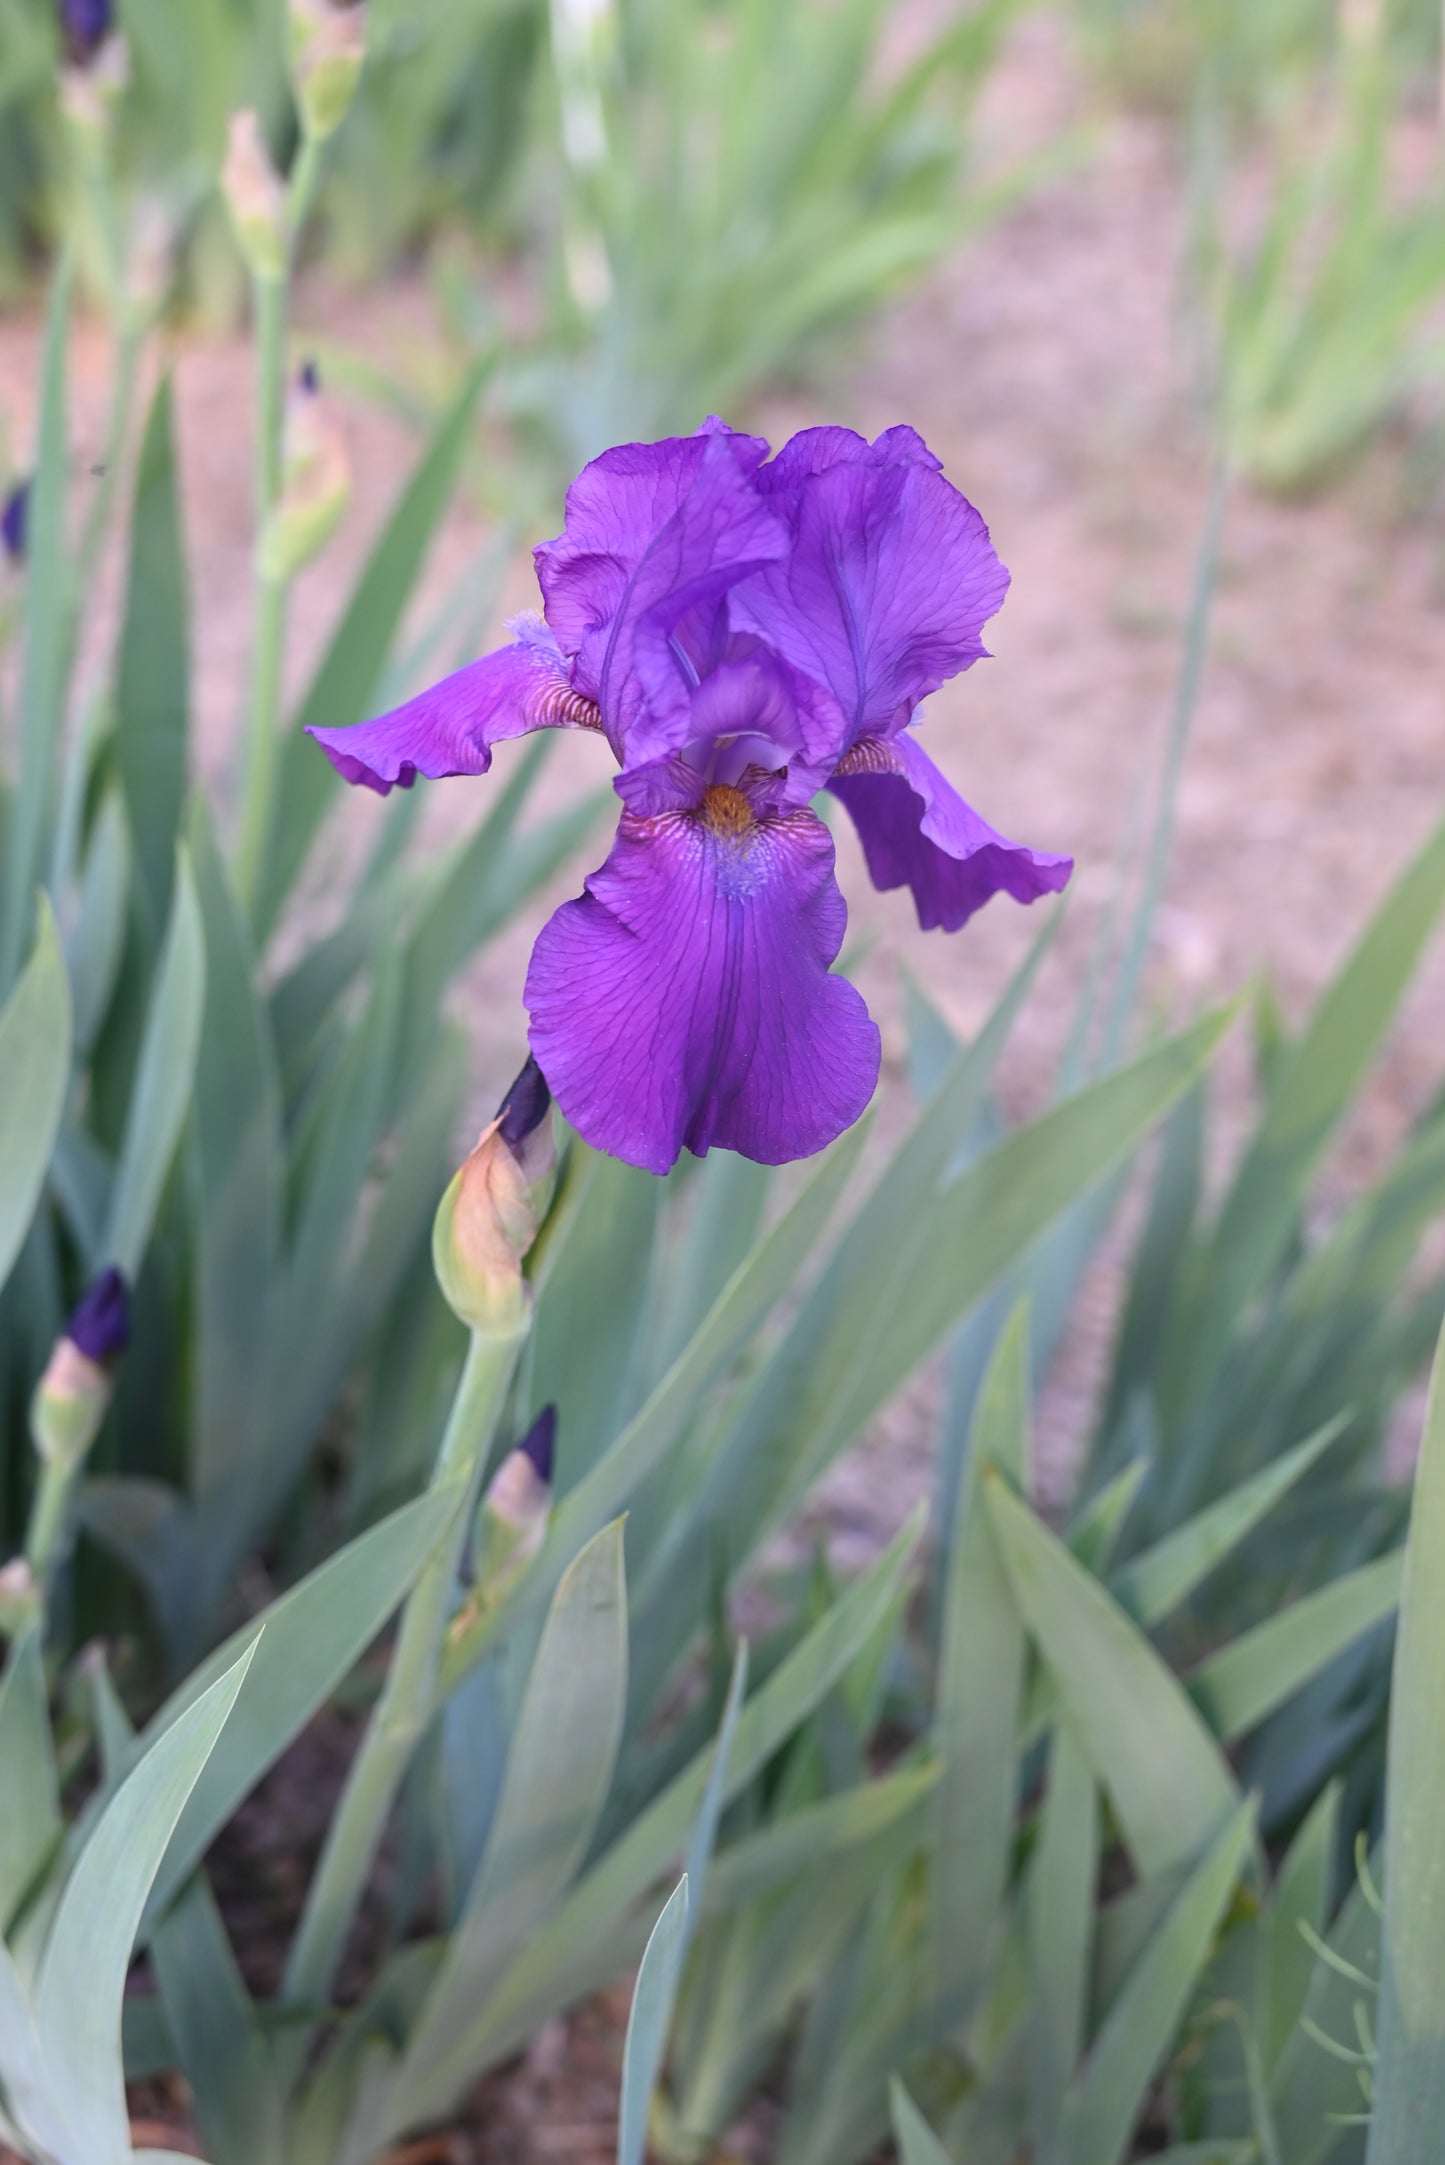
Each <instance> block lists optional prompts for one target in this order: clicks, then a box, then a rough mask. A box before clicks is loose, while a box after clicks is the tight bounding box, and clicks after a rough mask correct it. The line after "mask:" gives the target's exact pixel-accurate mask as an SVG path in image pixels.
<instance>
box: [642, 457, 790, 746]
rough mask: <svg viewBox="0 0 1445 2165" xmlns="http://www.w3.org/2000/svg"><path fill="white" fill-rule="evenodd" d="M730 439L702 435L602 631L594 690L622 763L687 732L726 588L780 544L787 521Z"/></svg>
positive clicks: (713, 662) (712, 652)
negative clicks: (682, 490) (688, 471)
mask: <svg viewBox="0 0 1445 2165" xmlns="http://www.w3.org/2000/svg"><path fill="white" fill-rule="evenodd" d="M735 441H736V439H734V438H733V437H731V436H729V435H722V434H714V435H710V436H708V437H706V438H705V439H704V441H703V451H702V457H701V459H700V460H699V461H698V467H697V473H696V476H695V478H694V480H693V482H692V485H691V487H690V488H689V489H688V490H687V492H686V494H685V495H684V496H683V497H682V500H681V502H680V503H679V504H678V507H677V509H676V511H674V512H673V514H672V517H671V518H670V519H669V520H668V521H667V523H666V525H665V526H663V527H662V528H661V530H660V531H659V533H658V534H657V536H656V538H655V539H654V540H653V542H652V543H651V545H650V546H649V548H648V549H647V551H646V553H645V555H644V556H643V557H642V558H641V560H640V561H639V563H638V564H637V567H636V569H635V570H634V571H633V573H632V576H631V578H630V579H629V580H628V582H627V589H626V592H625V594H624V596H623V599H622V602H621V605H620V607H619V608H618V611H617V615H616V617H615V619H614V621H613V623H612V627H611V630H610V632H609V634H608V639H607V651H606V656H605V659H604V661H603V664H602V674H601V691H600V698H601V705H602V712H603V714H604V716H605V718H606V723H607V734H608V736H609V737H610V739H611V741H612V744H613V747H614V749H615V750H616V752H617V755H618V758H619V760H621V761H623V762H624V763H625V764H628V765H631V764H632V763H633V762H635V761H637V760H640V759H642V760H645V759H656V758H659V757H661V756H663V755H664V754H666V753H668V752H674V751H680V750H681V749H682V747H683V745H684V744H685V743H686V742H687V740H688V738H689V737H690V736H692V735H693V734H694V729H693V724H692V718H691V717H692V700H693V693H694V691H695V690H696V688H697V685H698V682H699V679H701V678H705V677H706V676H707V675H708V673H709V672H710V671H711V670H713V669H715V668H716V667H717V666H718V665H719V664H721V663H722V662H723V661H724V659H725V658H726V654H727V650H728V644H729V640H728V623H727V611H726V601H727V596H728V594H729V592H730V590H731V589H732V588H733V587H735V586H737V585H738V584H739V582H740V581H742V580H744V579H747V578H749V577H751V576H752V575H753V574H754V573H756V572H758V571H760V570H762V569H763V568H764V567H765V566H766V565H768V564H769V563H770V562H772V561H773V560H774V559H776V558H778V557H780V556H782V555H783V554H784V552H785V551H786V549H787V546H788V534H787V528H786V527H785V526H784V525H783V523H782V521H781V520H780V519H778V518H776V517H774V515H773V513H772V512H771V511H769V509H768V507H767V506H766V504H764V503H763V501H762V499H761V498H760V497H759V495H758V493H757V491H756V489H754V487H753V485H752V481H751V478H750V476H749V474H748V472H747V471H746V469H745V467H744V466H743V465H741V464H740V463H739V461H738V458H737V455H736V452H735V449H734V444H735Z"/></svg>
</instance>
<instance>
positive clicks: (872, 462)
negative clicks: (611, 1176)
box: [313, 421, 1071, 1173]
mask: <svg viewBox="0 0 1445 2165" xmlns="http://www.w3.org/2000/svg"><path fill="white" fill-rule="evenodd" d="M534 554H535V559H536V565H537V576H538V580H539V583H540V585H541V589H542V598H543V603H544V608H545V616H544V617H542V618H532V617H528V618H523V619H520V620H519V621H517V622H516V623H514V624H513V625H511V626H510V627H509V628H510V630H511V631H512V633H513V640H512V644H511V645H509V646H505V647H502V648H501V649H500V650H499V651H498V652H496V653H494V654H488V655H485V656H483V658H482V659H481V660H480V661H477V662H473V663H472V664H471V665H470V667H468V668H465V669H462V670H460V671H459V672H458V673H457V674H456V675H455V676H452V677H448V678H447V679H446V680H445V682H443V683H441V684H438V685H436V686H434V687H433V688H432V689H431V690H430V691H427V692H423V693H422V694H421V696H420V697H419V698H416V699H413V700H410V701H409V702H408V703H407V704H406V705H405V706H402V707H399V708H397V709H396V710H395V712H393V713H391V714H387V715H384V716H382V717H381V719H380V720H378V721H373V722H365V723H361V724H359V725H358V726H356V727H354V728H350V729H318V730H315V731H314V732H313V734H314V735H315V736H316V737H317V738H318V739H319V741H320V743H321V744H322V745H323V747H324V748H325V750H326V752H327V754H328V756H329V757H330V759H331V761H332V763H333V765H334V766H335V767H336V769H337V771H338V772H339V773H340V774H341V775H342V776H343V777H344V778H345V779H346V780H347V781H349V782H363V783H365V784H367V785H368V786H369V787H370V788H372V789H375V790H379V791H381V792H382V793H383V794H384V793H385V792H386V791H387V790H389V789H391V788H392V787H393V786H400V787H402V788H408V787H409V786H410V785H411V783H412V782H414V781H415V779H416V777H417V775H419V774H422V775H428V776H433V777H435V776H442V775H453V774H485V773H486V771H487V769H488V768H489V767H490V765H491V762H492V748H493V746H494V745H496V744H499V743H501V742H502V741H503V740H504V739H507V738H511V737H520V736H523V735H525V734H527V733H528V732H529V731H531V730H534V729H588V730H595V731H598V732H600V733H601V734H602V735H604V736H605V737H606V739H607V741H608V743H609V745H610V746H611V748H612V752H613V755H614V757H615V758H616V761H617V764H618V767H619V768H620V770H621V771H620V773H619V774H618V776H617V780H616V783H615V785H614V786H615V788H616V791H617V794H618V796H619V797H620V798H621V800H622V816H621V820H620V822H619V825H618V829H617V835H616V839H615V841H614V843H613V847H612V853H611V855H610V856H609V857H608V859H607V861H606V863H605V864H604V865H603V866H602V867H601V869H600V870H599V871H596V872H594V873H592V875H591V876H590V877H589V878H588V879H587V880H586V882H585V883H584V891H583V893H582V894H581V895H580V896H579V897H578V898H577V900H576V901H575V902H568V903H564V904H563V906H562V908H561V909H559V910H558V911H557V913H556V915H555V916H554V917H553V918H552V920H551V922H550V923H549V924H548V925H547V926H546V927H545V928H544V930H543V932H542V934H541V937H540V938H539V939H538V941H537V945H536V947H535V949H534V951H533V955H532V961H531V967H530V969H529V971H528V973H527V983H526V995H525V996H526V1002H527V1008H528V1011H529V1014H530V1017H531V1032H530V1035H531V1044H532V1049H533V1051H534V1053H535V1054H536V1057H537V1060H538V1062H539V1063H540V1066H541V1068H542V1072H543V1073H544V1075H545V1076H546V1078H547V1081H548V1083H549V1084H550V1085H551V1088H552V1090H553V1093H554V1094H555V1096H556V1098H557V1101H558V1103H559V1104H560V1106H561V1108H562V1110H563V1112H564V1113H565V1114H566V1115H567V1118H568V1119H569V1120H570V1121H571V1122H572V1124H573V1126H574V1127H576V1128H577V1129H578V1130H579V1131H580V1133H581V1134H582V1135H583V1136H585V1137H586V1139H587V1141H588V1142H590V1143H593V1144H595V1145H596V1146H597V1147H598V1148H599V1149H602V1150H606V1151H610V1152H611V1153H612V1154H613V1155H614V1156H616V1157H620V1158H624V1159H626V1160H628V1161H629V1162H630V1163H631V1164H634V1165H640V1166H645V1167H648V1168H649V1169H650V1170H651V1171H653V1172H658V1173H662V1172H666V1171H667V1170H668V1168H669V1167H670V1166H671V1165H672V1164H673V1163H674V1162H675V1161H676V1159H677V1157H678V1154H679V1152H680V1151H681V1150H682V1149H683V1147H684V1145H685V1146H686V1147H687V1148H689V1149H690V1150H693V1151H695V1152H697V1153H698V1154H699V1155H701V1154H703V1153H704V1152H706V1151H707V1150H708V1149H709V1148H711V1147H712V1146H713V1145H715V1144H716V1145H721V1146H724V1147H726V1148H728V1149H731V1150H737V1151H740V1152H741V1153H742V1154H743V1155H744V1156H746V1157H750V1158H756V1159H759V1160H760V1161H762V1162H763V1163H765V1164H780V1163H782V1162H783V1161H785V1160H787V1159H790V1158H799V1157H806V1156H808V1155H809V1154H810V1153H811V1152H813V1151H815V1150H820V1149H822V1148H823V1146H824V1145H825V1144H827V1143H829V1142H831V1141H832V1140H833V1138H834V1137H835V1136H836V1135H838V1134H840V1133H841V1132H842V1130H843V1129H844V1128H846V1127H848V1126H849V1125H850V1124H851V1122H853V1121H854V1120H856V1119H857V1117H858V1115H859V1114H860V1113H861V1112H862V1110H863V1108H864V1106H865V1105H866V1104H867V1103H868V1100H869V1098H870V1097H871V1096H872V1093H873V1088H874V1085H875V1083H876V1081H877V1077H878V1061H879V1037H878V1030H877V1026H876V1025H875V1024H874V1023H873V1022H872V1021H871V1020H870V1019H869V1015H868V1011H867V1009H866V1007H865V1006H864V1003H863V999H862V996H861V994H860V993H859V992H858V991H857V990H856V989H855V987H854V986H852V985H851V984H849V983H848V982H847V980H846V979H844V978H842V977H838V976H836V975H834V974H832V971H831V968H830V965H831V964H832V963H833V961H834V960H835V958H836V957H837V954H838V950H839V947H840V946H841V944H842V940H843V933H844V928H845V926H846V923H847V909H846V906H845V904H844V901H843V897H842V895H841V894H840V893H839V890H838V886H837V882H836V880H835V879H834V876H833V843H832V838H831V836H830V835H829V832H828V829H827V827H826V826H825V825H824V823H823V822H822V820H820V819H819V818H818V817H817V815H816V813H814V812H813V811H811V810H810V809H809V806H810V804H811V801H812V799H813V797H814V796H815V795H816V793H817V792H818V791H819V790H820V789H828V790H831V791H832V793H833V794H834V795H835V796H836V797H838V798H839V799H841V801H842V803H843V804H844V805H845V806H846V807H847V809H848V811H849V813H850V814H851V816H852V818H853V821H854V823H855V825H856V827H857V829H858V833H859V836H860V838H861V841H862V844H863V851H864V855H865V857H866V859H867V863H868V869H869V871H870V872H871V874H872V876H873V880H874V882H875V884H876V885H877V886H879V887H900V886H907V887H910V888H911V889H912V891H913V897H914V901H915V903H916V905H917V909H918V918H919V922H920V924H921V925H923V926H924V927H925V928H929V927H935V926H941V927H942V928H944V929H945V930H947V931H955V930H956V929H957V928H958V927H959V926H960V925H962V924H963V923H964V922H965V920H966V919H967V918H969V917H971V916H972V915H973V913H974V911H975V910H977V909H979V908H980V907H981V906H982V905H983V904H984V903H985V902H986V901H987V900H988V899H989V897H990V895H993V894H996V893H998V892H999V891H1000V890H1003V891H1004V892H1006V893H1008V894H1011V895H1013V896H1014V897H1015V899H1016V900H1018V901H1020V902H1031V901H1033V900H1034V899H1035V898H1036V897H1037V896H1039V895H1042V894H1046V893H1052V892H1056V891H1057V890H1058V889H1060V888H1062V887H1063V886H1064V884H1065V882H1066V881H1067V879H1068V876H1069V872H1070V870H1071V862H1070V860H1069V859H1068V858H1067V857H1058V856H1052V855H1049V854H1047V853H1043V852H1039V851H1036V850H1031V849H1025V848H1023V847H1021V846H1020V845H1019V844H1018V843H1015V842H1009V841H1006V840H1005V838H1004V837H1003V836H1002V835H1001V834H998V833H996V832H995V830H994V829H993V828H992V827H990V826H989V825H988V823H987V822H986V821H985V820H984V819H982V818H981V817H980V816H979V814H978V813H977V812H975V811H974V810H973V809H972V807H971V806H970V805H968V804H966V803H965V802H964V800H963V799H962V797H960V796H959V795H958V794H957V792H956V791H955V790H954V789H953V788H952V786H951V785H950V784H949V783H948V782H947V781H946V780H945V779H944V777H943V775H942V774H941V773H940V772H939V770H938V768H937V767H936V766H935V765H934V764H933V762H932V760H931V759H930V758H929V757H928V754H927V753H926V752H925V751H924V750H923V748H922V746H921V745H920V744H919V742H918V740H917V737H916V736H915V735H914V732H913V727H912V725H913V723H914V722H915V721H916V720H917V718H918V710H919V706H920V703H921V702H922V701H923V700H924V699H925V698H926V697H927V696H928V694H929V693H930V692H933V691H936V690H937V688H938V686H939V685H940V684H942V683H943V682H944V681H945V680H946V679H947V678H949V677H952V676H955V675H957V674H958V672H959V671H960V670H962V669H967V668H968V667H969V665H970V664H971V663H973V662H975V661H977V660H978V658H979V656H980V655H981V654H983V653H984V652H985V648H984V646H983V643H982V639H981V637H980V633H981V632H982V629H983V626H984V625H985V623H986V622H987V621H988V619H989V618H990V617H991V616H992V615H993V613H994V611H995V610H996V609H997V608H998V606H999V604H1000V603H1001V602H1002V600H1003V597H1004V593H1005V591H1006V589H1007V586H1008V573H1007V572H1006V571H1005V570H1004V568H1003V566H1002V564H1000V562H999V560H998V558H997V556H996V555H995V554H994V551H993V548H992V545H991V544H990V542H989V538H988V529H987V527H986V526H985V525H984V522H983V520H982V519H981V518H980V516H979V514H978V512H977V511H975V510H974V508H973V506H972V505H971V504H970V503H968V502H967V500H966V499H965V498H964V497H962V496H961V495H960V494H959V493H958V491H957V490H956V489H955V488H953V487H952V486H951V485H950V483H949V482H947V481H945V480H944V478H943V475H942V473H941V472H940V471H939V461H938V460H937V459H936V458H935V457H934V456H933V454H932V453H931V452H930V451H929V449H928V447H927V445H926V444H925V443H924V442H923V441H922V439H921V438H920V437H919V436H917V435H916V434H915V433H914V431H913V430H912V429H909V428H892V429H889V430H887V431H886V432H885V433H884V434H883V435H881V436H880V437H879V438H878V440H877V441H876V442H875V443H872V444H869V443H867V442H865V441H864V440H863V438H862V437H860V436H856V435H854V434H853V432H852V431H851V430H850V429H843V428H816V429H806V430H804V431H803V433H802V434H801V435H797V436H794V437H793V438H792V439H791V441H790V442H789V443H787V444H786V445H785V446H784V448H783V449H782V450H781V451H780V452H779V453H778V455H777V456H776V458H771V457H770V456H769V448H768V445H767V444H766V443H764V442H763V441H762V440H761V439H760V438H759V437H756V436H744V435H739V434H737V433H735V432H734V431H733V430H732V429H729V428H726V427H725V426H724V425H723V424H722V423H721V422H719V421H709V422H708V423H707V424H706V425H705V426H704V427H703V428H702V429H701V430H699V431H698V433H697V434H696V435H695V436H686V437H676V438H672V439H669V440H668V441H666V442H663V443H656V444H622V445H619V446H618V448H617V449H615V450H612V451H607V452H604V453H603V455H602V456H601V457H600V458H598V459H594V460H593V462H592V464H591V465H590V466H588V467H586V468H584V470H583V472H582V473H581V474H580V475H579V476H578V478H577V480H576V481H575V482H574V483H573V485H572V487H571V489H570V491H569V492H568V497H567V522H566V527H565V530H564V531H563V533H562V534H561V535H560V536H559V538H558V539H557V540H556V541H550V542H546V543H544V544H543V545H542V546H541V547H540V548H538V549H537V550H536V551H535V552H534Z"/></svg>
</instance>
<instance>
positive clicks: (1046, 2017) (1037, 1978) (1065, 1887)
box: [1026, 1720, 1099, 2160]
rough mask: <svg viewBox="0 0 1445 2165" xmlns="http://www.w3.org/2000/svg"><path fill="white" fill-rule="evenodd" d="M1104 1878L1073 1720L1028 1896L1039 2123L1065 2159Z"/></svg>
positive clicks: (1052, 1777) (1051, 2152)
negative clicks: (1062, 2126)
mask: <svg viewBox="0 0 1445 2165" xmlns="http://www.w3.org/2000/svg"><path fill="white" fill-rule="evenodd" d="M1098 1880H1099V1797H1098V1790H1097V1788H1096V1786H1095V1782H1094V1777H1093V1774H1092V1773H1091V1772H1090V1770H1089V1764H1088V1761H1087V1760H1086V1759H1085V1757H1084V1755H1083V1753H1082V1751H1081V1750H1080V1748H1079V1745H1078V1743H1077V1741H1076V1739H1075V1737H1074V1734H1073V1731H1072V1729H1071V1727H1070V1725H1069V1723H1068V1721H1067V1720H1065V1721H1061V1722H1060V1723H1059V1725H1058V1727H1057V1729H1056V1730H1055V1732H1054V1741H1053V1747H1052V1750H1051V1751H1050V1753H1049V1786H1048V1791H1047V1793H1046V1795H1045V1798H1044V1809H1043V1814H1042V1817H1041V1821H1040V1825H1039V1836H1038V1847H1037V1849H1036V1850H1035V1852H1034V1859H1033V1864H1032V1866H1031V1868H1030V1872H1029V1881H1028V1891H1027V1896H1026V1924H1027V1932H1028V1950H1029V1967H1030V1977H1031V1980H1032V1986H1033V1996H1034V2007H1033V2010H1032V2027H1033V2070H1034V2080H1033V2124H1034V2128H1035V2130H1036V2143H1037V2149H1038V2155H1039V2157H1040V2158H1041V2159H1050V2160H1052V2159H1053V2158H1054V2157H1055V2156H1056V2155H1057V2152H1058V2142H1059V2119H1060V2115H1061V2113H1062V2111H1063V2106H1064V2099H1065V2097H1066V2096H1067V2094H1068V2087H1069V2082H1070V2080H1071V2078H1072V2076H1073V2074H1074V2070H1075V2069H1076V2068H1077V2066H1078V2064H1079V2060H1080V2058H1081V2057H1082V2054H1083V2048H1084V2036H1085V2028H1086V2022H1087V2017H1088V1994H1089V1968H1090V1958H1091V1955H1092V1951H1093V1942H1094V1903H1095V1898H1096V1894H1097V1890H1098Z"/></svg>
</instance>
